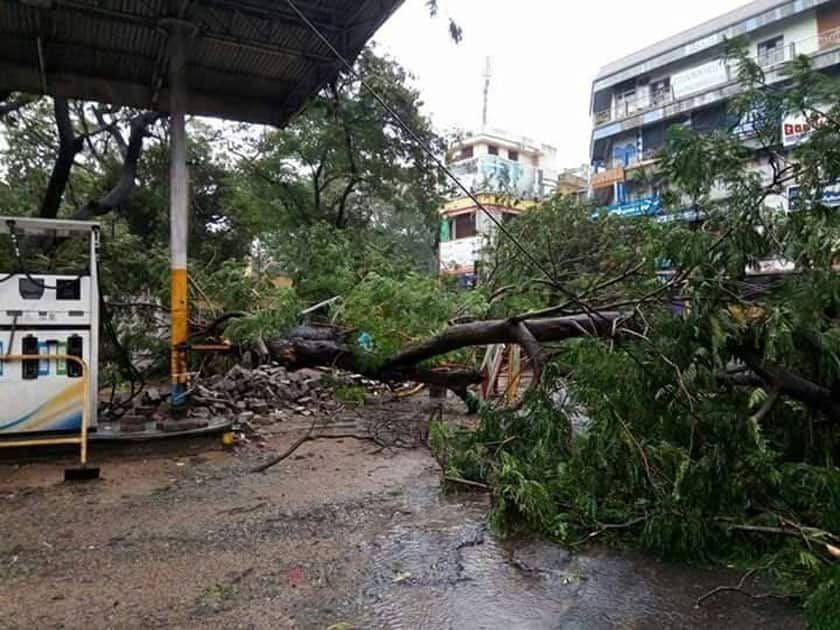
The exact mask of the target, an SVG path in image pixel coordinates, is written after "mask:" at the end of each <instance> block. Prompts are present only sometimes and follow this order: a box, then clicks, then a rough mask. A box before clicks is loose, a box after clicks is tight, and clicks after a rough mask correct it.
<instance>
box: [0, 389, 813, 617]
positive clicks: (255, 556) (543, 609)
mask: <svg viewBox="0 0 840 630" xmlns="http://www.w3.org/2000/svg"><path fill="white" fill-rule="evenodd" d="M405 404H406V403H400V405H402V407H400V409H399V410H397V408H396V407H394V408H393V409H392V408H391V407H389V406H387V405H386V406H385V407H382V408H380V409H379V410H378V413H386V414H387V413H389V412H390V411H389V410H393V411H394V413H395V415H398V414H397V411H399V413H404V411H405V408H404V405H405ZM418 413H419V412H418ZM305 428H306V426H305V425H297V426H296V425H291V424H290V425H288V426H285V427H282V430H280V431H279V432H277V433H275V434H273V435H271V436H270V438H269V443H268V445H267V446H268V449H267V450H278V451H280V450H283V449H284V448H285V447H287V446H288V445H289V444H291V443H292V442H293V441H294V440H295V439H296V438H297V437H299V436H300V435H301V431H303V430H305ZM170 448H171V447H170ZM177 448H178V450H177V451H175V452H171V451H170V452H168V453H165V454H162V453H158V454H154V455H153V454H146V455H142V454H136V453H135V454H133V455H130V454H126V453H125V452H110V453H104V454H103V453H96V454H95V458H96V459H97V462H98V463H99V464H100V465H101V467H102V471H103V479H102V480H101V481H99V482H95V483H91V484H87V485H65V484H63V483H60V479H61V474H62V469H63V465H64V462H58V461H49V462H43V463H35V464H28V465H3V466H0V532H2V536H0V628H322V629H324V628H332V629H333V630H347V629H349V628H429V629H437V628H459V629H460V628H467V629H470V628H535V629H542V628H587V629H589V628H613V627H618V628H662V627H665V628H692V627H694V628H710V627H714V628H799V627H801V621H800V618H799V614H798V611H796V610H795V609H794V608H792V607H790V606H788V605H786V604H784V603H782V602H775V601H767V600H763V601H761V602H753V601H751V600H748V599H746V598H744V597H741V596H738V595H737V594H736V595H724V596H721V597H719V598H717V599H716V600H714V601H711V602H709V604H708V605H707V606H704V607H703V608H702V609H697V608H695V606H694V601H695V599H696V597H697V596H698V595H699V594H701V593H703V592H705V591H708V590H709V589H710V588H712V587H714V586H715V585H717V584H720V583H729V582H736V581H737V576H736V575H731V574H728V573H725V572H720V571H705V570H701V569H694V568H688V567H669V566H663V565H660V564H658V563H655V562H653V561H651V560H649V559H644V558H638V557H633V556H617V555H615V554H613V553H609V552H604V551H599V550H590V551H588V552H587V553H586V555H572V554H569V553H567V552H565V551H564V550H562V549H560V548H558V547H556V546H553V545H548V544H544V543H538V542H524V541H520V542H506V543H500V542H499V541H497V540H496V539H495V538H494V537H493V536H492V535H491V534H490V533H489V532H488V530H487V527H486V524H485V521H484V514H485V510H486V502H485V501H486V499H485V498H484V497H481V496H480V495H459V496H455V497H445V496H441V494H440V492H439V489H438V488H439V486H438V476H437V470H436V467H435V463H434V461H433V460H432V458H431V457H430V456H429V454H428V452H427V451H425V449H414V450H399V451H396V452H390V453H389V452H387V451H380V450H379V449H378V448H377V447H376V446H375V445H373V444H371V443H369V442H360V441H357V440H352V439H345V440H341V441H338V440H328V441H318V442H310V443H307V444H304V445H303V446H302V447H301V448H300V450H299V451H298V452H297V453H296V454H295V455H294V456H292V457H291V458H289V459H288V460H286V461H285V462H283V463H282V464H281V465H279V466H278V467H276V468H274V469H272V470H271V471H269V472H268V473H266V474H263V475H260V474H252V473H250V472H249V469H250V468H251V467H253V466H254V465H255V464H256V463H258V462H259V461H261V459H262V458H264V457H265V456H266V452H264V451H261V450H259V449H256V448H254V447H249V448H247V449H244V450H239V451H234V452H228V451H223V450H221V449H220V448H217V447H216V445H215V444H212V443H210V444H208V443H206V442H204V443H201V444H192V445H185V444H182V445H179V446H178V447H177Z"/></svg>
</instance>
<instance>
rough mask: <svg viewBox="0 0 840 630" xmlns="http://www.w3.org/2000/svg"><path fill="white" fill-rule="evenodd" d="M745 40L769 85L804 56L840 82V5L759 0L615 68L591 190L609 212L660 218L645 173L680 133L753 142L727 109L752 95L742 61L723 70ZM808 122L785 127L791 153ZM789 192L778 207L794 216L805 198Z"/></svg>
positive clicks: (604, 84)
mask: <svg viewBox="0 0 840 630" xmlns="http://www.w3.org/2000/svg"><path fill="white" fill-rule="evenodd" d="M736 37H739V38H743V41H745V42H747V45H748V47H749V48H748V53H749V54H750V55H751V56H752V57H753V58H754V59H755V60H756V61H757V62H758V64H759V65H760V66H761V67H762V68H763V70H764V71H765V74H766V80H767V82H768V83H769V84H774V83H775V84H778V83H781V82H783V81H784V80H785V75H784V72H783V66H784V64H785V62H788V61H790V60H792V59H794V58H796V57H798V56H799V55H807V56H809V57H811V59H812V62H813V66H814V67H815V68H816V69H818V70H820V71H823V72H826V73H829V74H840V0H756V1H755V2H751V3H749V4H747V5H744V6H742V7H740V8H738V9H735V10H734V11H731V12H729V13H727V14H725V15H722V16H720V17H718V18H716V19H714V20H711V21H709V22H706V23H704V24H701V25H700V26H697V27H695V28H693V29H690V30H688V31H685V32H683V33H680V34H678V35H675V36H674V37H671V38H669V39H666V40H663V41H661V42H659V43H657V44H654V45H652V46H649V47H647V48H644V49H642V50H640V51H638V52H636V53H633V54H631V55H629V56H627V57H625V58H623V59H620V60H618V61H616V62H613V63H610V64H608V65H607V66H605V67H604V68H602V69H601V70H600V71H599V72H598V75H597V76H596V78H595V81H594V82H593V85H592V98H591V113H592V117H593V131H592V141H591V145H590V157H591V164H592V168H593V171H592V177H591V182H590V185H591V191H592V195H593V197H594V199H595V200H596V202H597V203H599V205H601V206H606V207H607V208H608V209H609V210H610V211H611V212H613V213H617V214H621V215H626V216H635V215H644V214H651V215H652V214H656V213H658V211H659V205H660V201H659V191H658V190H657V187H656V186H657V185H656V183H655V178H652V177H650V176H648V175H647V174H646V173H649V171H648V170H646V169H645V167H647V166H650V165H652V164H653V163H654V162H655V157H656V154H657V151H659V150H660V149H661V148H662V146H663V144H664V142H665V133H666V130H667V129H668V128H669V127H670V126H671V125H676V124H682V125H690V126H691V127H692V128H694V129H696V130H698V131H712V130H715V129H723V128H726V129H734V130H735V131H736V132H738V133H741V134H743V135H744V136H745V137H746V136H749V129H750V125H749V120H742V121H735V124H734V125H733V121H732V116H731V114H730V113H729V110H728V107H727V104H728V101H729V100H730V99H731V98H732V97H733V96H734V95H736V94H737V93H738V92H739V91H740V90H741V89H742V88H741V84H740V83H739V81H738V80H737V68H736V67H735V66H734V62H733V63H727V62H724V61H723V52H724V47H725V45H726V40H729V39H734V38H736ZM803 118H804V117H803ZM804 122H805V121H804V120H799V121H797V120H794V119H789V120H785V121H779V123H780V125H782V130H783V143H784V146H785V147H790V146H793V145H795V144H796V143H797V141H798V139H799V138H800V134H798V133H797V132H796V129H800V131H801V128H802V126H803V123H804ZM763 159H764V158H762V156H761V155H760V154H759V153H757V154H756V156H755V162H754V166H755V169H756V170H758V171H767V172H768V173H769V165H768V164H766V163H765V162H763ZM789 192H790V195H783V196H780V197H778V198H776V199H774V200H773V202H774V203H776V204H777V205H779V206H780V207H786V206H787V204H788V196H795V191H794V190H791V191H789Z"/></svg>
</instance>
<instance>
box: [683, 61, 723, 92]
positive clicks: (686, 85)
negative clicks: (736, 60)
mask: <svg viewBox="0 0 840 630" xmlns="http://www.w3.org/2000/svg"><path fill="white" fill-rule="evenodd" d="M728 80H729V73H728V72H727V69H726V64H724V63H723V61H721V60H720V59H716V60H715V61H710V62H709V63H704V64H703V65H702V66H697V67H696V68H690V69H688V70H684V71H683V72H678V73H677V74H675V75H673V76H672V77H671V89H672V90H673V91H674V98H682V97H684V96H689V95H690V94H696V93H697V92H703V91H704V90H708V89H710V88H713V87H715V86H716V85H722V84H724V83H726V82H727V81H728Z"/></svg>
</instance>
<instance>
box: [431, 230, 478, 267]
mask: <svg viewBox="0 0 840 630" xmlns="http://www.w3.org/2000/svg"><path fill="white" fill-rule="evenodd" d="M482 240H483V239H482V237H481V236H473V237H471V238H459V239H458V240H455V241H449V242H447V243H441V244H440V268H441V270H454V269H456V268H459V269H461V270H465V269H466V270H470V271H471V270H472V269H473V265H474V263H475V261H476V260H478V257H479V255H480V253H481V244H482Z"/></svg>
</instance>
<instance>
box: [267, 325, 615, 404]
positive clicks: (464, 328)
mask: <svg viewBox="0 0 840 630" xmlns="http://www.w3.org/2000/svg"><path fill="white" fill-rule="evenodd" d="M624 317H625V316H624V314H622V313H618V312H603V313H596V314H595V315H594V316H593V317H591V318H590V317H589V316H587V315H573V316H569V317H557V318H554V319H543V320H534V321H521V320H516V319H503V320H493V321H486V322H472V323H469V324H459V325H456V326H450V327H449V328H447V329H446V330H445V331H444V332H442V333H441V334H440V335H437V336H435V337H432V338H430V339H427V340H425V341H423V342H420V343H418V344H415V345H414V346H410V347H409V348H407V349H406V350H404V351H402V352H400V353H399V354H397V355H396V356H395V357H393V358H391V359H388V360H386V361H385V363H384V364H382V366H381V367H378V368H372V367H369V366H367V365H366V364H365V361H364V359H363V358H361V359H360V356H359V355H358V354H357V352H354V349H353V347H352V345H351V344H350V343H348V340H347V338H346V337H347V336H346V334H345V333H343V332H342V331H340V330H338V329H337V328H332V327H320V328H315V327H309V326H302V327H300V328H296V329H294V330H292V331H290V332H289V333H288V334H286V335H285V336H283V337H276V338H274V339H269V340H268V341H266V346H267V347H268V350H269V352H270V354H271V358H272V359H273V360H275V361H277V362H279V363H282V364H283V365H285V366H287V367H289V368H292V369H295V368H302V367H315V366H334V367H338V368H341V369H344V370H348V371H351V372H357V373H359V374H364V375H365V376H368V377H370V378H373V379H376V380H380V381H392V382H398V381H415V382H418V383H427V384H430V385H441V386H444V387H448V388H449V389H452V390H453V391H456V392H462V391H463V390H464V389H465V388H466V387H467V386H468V385H474V384H476V383H480V382H481V381H482V376H481V375H480V374H479V373H478V372H476V371H475V370H469V369H461V368H456V369H452V368H441V369H428V368H419V367H417V364H418V363H421V362H423V361H425V360H427V359H431V358H433V357H436V356H440V355H443V354H447V353H449V352H452V351H454V350H459V349H461V348H466V347H469V346H487V345H493V344H500V343H515V344H520V345H522V346H523V348H524V349H525V353H526V354H527V355H528V357H529V358H530V360H531V365H532V368H533V369H534V371H535V375H536V376H537V377H539V374H540V372H541V370H542V365H543V350H542V346H541V345H540V342H547V341H562V340H563V339H570V338H573V337H586V336H607V335H610V334H612V331H613V330H614V326H615V324H616V323H617V322H618V321H620V320H622V319H624Z"/></svg>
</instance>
